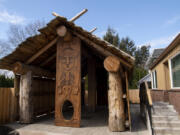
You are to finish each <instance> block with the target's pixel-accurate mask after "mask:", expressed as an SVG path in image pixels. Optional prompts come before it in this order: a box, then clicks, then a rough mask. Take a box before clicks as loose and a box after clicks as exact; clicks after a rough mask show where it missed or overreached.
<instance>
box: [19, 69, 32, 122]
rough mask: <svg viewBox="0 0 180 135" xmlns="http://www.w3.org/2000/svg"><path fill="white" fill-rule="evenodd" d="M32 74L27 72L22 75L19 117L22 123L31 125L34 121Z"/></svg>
mask: <svg viewBox="0 0 180 135" xmlns="http://www.w3.org/2000/svg"><path fill="white" fill-rule="evenodd" d="M31 86H32V73H31V72H27V73H26V74H24V75H21V79H20V97H19V103H20V104H19V105H20V106H19V113H20V114H19V115H20V122H21V123H31V122H32V120H33V104H32V94H31V93H32V87H31Z"/></svg>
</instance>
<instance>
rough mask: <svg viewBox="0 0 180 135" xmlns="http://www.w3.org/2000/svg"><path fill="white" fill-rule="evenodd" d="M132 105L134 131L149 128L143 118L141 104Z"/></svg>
mask: <svg viewBox="0 0 180 135" xmlns="http://www.w3.org/2000/svg"><path fill="white" fill-rule="evenodd" d="M130 107H131V122H132V132H137V131H144V130H147V128H146V125H145V123H144V122H143V120H142V118H141V114H140V106H139V104H131V106H130Z"/></svg>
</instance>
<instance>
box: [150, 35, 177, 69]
mask: <svg viewBox="0 0 180 135" xmlns="http://www.w3.org/2000/svg"><path fill="white" fill-rule="evenodd" d="M178 45H180V33H179V34H178V35H177V36H176V37H175V39H174V40H173V41H172V42H171V43H170V44H169V46H167V47H166V48H165V49H164V51H163V52H162V53H161V55H160V56H159V57H158V58H157V59H156V60H155V61H154V62H153V64H152V66H151V67H150V69H153V68H154V67H155V66H156V65H157V64H158V63H159V62H161V60H163V59H164V58H165V57H166V55H167V54H168V53H170V52H171V51H172V50H173V49H174V48H175V47H176V46H178Z"/></svg>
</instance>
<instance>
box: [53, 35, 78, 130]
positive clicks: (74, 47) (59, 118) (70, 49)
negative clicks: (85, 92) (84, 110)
mask: <svg viewBox="0 0 180 135" xmlns="http://www.w3.org/2000/svg"><path fill="white" fill-rule="evenodd" d="M59 33H60V32H59ZM64 35H66V34H64ZM59 36H60V35H59ZM56 57H57V59H56V101H55V102H56V105H55V124H56V125H57V126H70V127H80V120H81V41H80V39H79V38H77V37H72V38H71V39H68V40H65V39H62V38H61V39H60V40H59V42H58V43H57V56H56ZM66 101H68V102H70V103H71V104H72V108H73V111H72V113H73V114H72V115H71V116H70V117H69V118H66V117H65V114H66V112H64V111H63V106H64V105H65V103H66Z"/></svg>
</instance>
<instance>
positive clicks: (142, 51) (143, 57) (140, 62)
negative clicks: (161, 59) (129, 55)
mask: <svg viewBox="0 0 180 135" xmlns="http://www.w3.org/2000/svg"><path fill="white" fill-rule="evenodd" d="M149 50H150V45H148V46H146V45H143V46H141V47H138V48H137V50H136V52H135V59H136V61H135V65H136V66H138V67H143V68H145V65H146V62H147V60H148V58H149V55H150V53H149Z"/></svg>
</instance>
